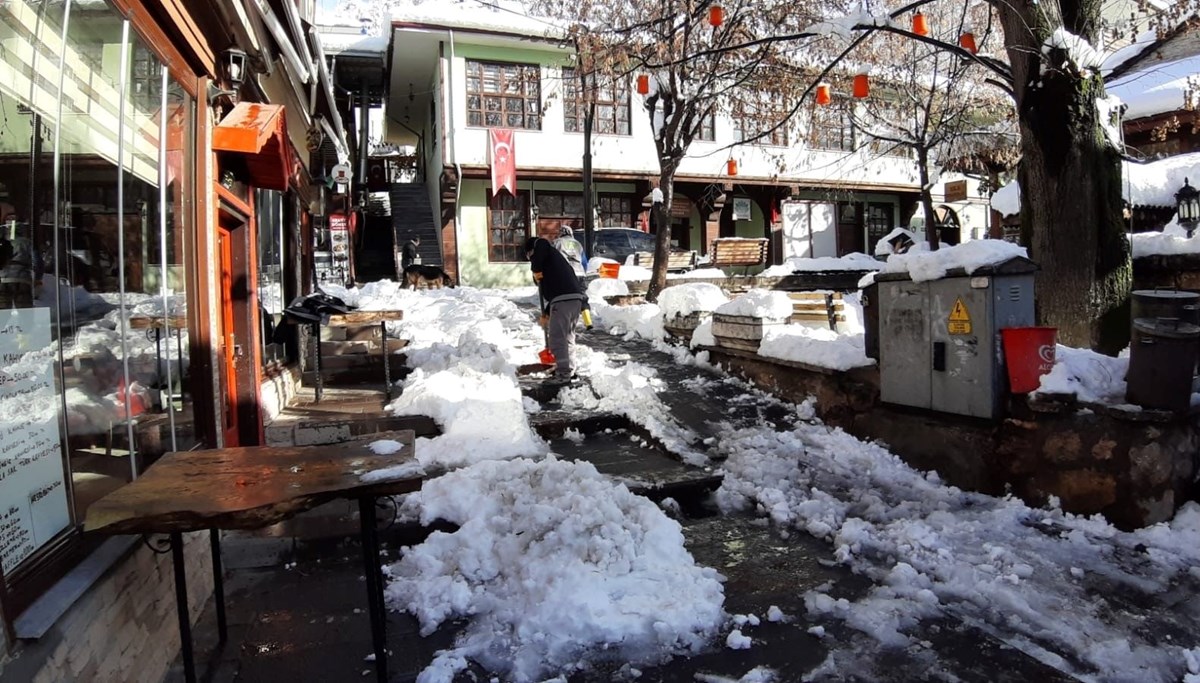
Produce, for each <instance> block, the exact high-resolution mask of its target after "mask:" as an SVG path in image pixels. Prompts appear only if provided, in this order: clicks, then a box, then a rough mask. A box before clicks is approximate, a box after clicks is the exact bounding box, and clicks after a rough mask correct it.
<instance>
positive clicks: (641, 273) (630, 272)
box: [617, 254, 654, 282]
mask: <svg viewBox="0 0 1200 683" xmlns="http://www.w3.org/2000/svg"><path fill="white" fill-rule="evenodd" d="M628 260H629V265H625V264H622V265H621V270H620V271H619V273H618V274H617V277H619V278H621V279H622V280H630V281H633V282H642V281H644V280H649V279H650V276H651V275H653V274H654V272H653V271H651V270H650V269H649V268H643V267H642V266H635V265H633V254H630V255H629V259H628Z"/></svg>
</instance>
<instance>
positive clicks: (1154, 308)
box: [1130, 289, 1200, 325]
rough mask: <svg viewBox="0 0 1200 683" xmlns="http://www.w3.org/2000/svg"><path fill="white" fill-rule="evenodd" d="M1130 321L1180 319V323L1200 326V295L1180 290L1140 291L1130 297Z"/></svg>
mask: <svg viewBox="0 0 1200 683" xmlns="http://www.w3.org/2000/svg"><path fill="white" fill-rule="evenodd" d="M1130 299H1131V301H1132V302H1133V310H1132V314H1131V316H1130V319H1131V320H1133V321H1137V320H1141V319H1142V318H1178V319H1179V320H1180V322H1185V323H1191V324H1193V325H1200V293H1197V292H1188V291H1184V290H1179V289H1138V290H1135V291H1134V292H1133V294H1132V296H1131V297H1130Z"/></svg>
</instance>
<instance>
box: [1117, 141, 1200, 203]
mask: <svg viewBox="0 0 1200 683" xmlns="http://www.w3.org/2000/svg"><path fill="white" fill-rule="evenodd" d="M1185 178H1187V179H1190V180H1191V181H1192V184H1193V185H1197V184H1200V152H1192V153H1191V154H1179V155H1176V156H1173V157H1167V158H1165V159H1159V160H1158V161H1152V162H1150V163H1148V164H1134V163H1126V164H1125V183H1124V184H1123V186H1124V188H1125V199H1126V200H1127V201H1128V202H1129V203H1130V204H1132V205H1133V206H1175V193H1176V192H1178V191H1179V188H1181V187H1183V181H1184V179H1185Z"/></svg>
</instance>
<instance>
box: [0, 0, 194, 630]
mask: <svg viewBox="0 0 1200 683" xmlns="http://www.w3.org/2000/svg"><path fill="white" fill-rule="evenodd" d="M65 5H66V3H39V4H38V5H37V6H36V7H34V6H33V5H29V4H26V3H23V2H15V3H5V4H2V5H0V44H4V45H5V46H7V49H5V50H4V51H3V52H2V53H0V108H3V110H4V118H5V129H4V135H3V139H2V144H3V145H4V147H5V149H4V152H5V154H3V155H2V159H0V168H2V169H3V173H2V177H3V178H4V179H5V180H6V190H7V195H6V196H5V197H4V198H3V202H2V203H0V216H2V217H3V225H2V226H0V237H3V239H4V241H6V242H8V244H9V245H10V246H11V247H12V248H13V253H14V257H13V258H10V259H9V260H8V263H7V264H6V265H5V266H4V267H3V269H0V323H2V324H0V347H3V349H2V355H0V358H2V359H3V360H2V362H0V374H2V376H3V377H4V378H5V379H6V381H4V382H0V419H3V420H4V422H5V426H6V430H5V434H4V436H3V442H2V443H0V450H3V453H4V454H5V455H6V456H7V457H8V458H9V459H10V465H9V466H8V467H7V468H6V470H5V473H4V476H3V477H0V499H2V500H4V501H5V502H6V514H5V516H4V524H3V534H0V566H2V568H3V570H4V575H5V583H6V586H7V588H8V594H9V596H10V598H11V603H10V604H9V605H8V607H9V608H10V613H9V616H10V618H11V617H12V616H14V614H15V613H16V612H19V611H20V610H21V609H22V608H23V607H24V606H25V605H28V604H29V603H30V602H31V601H32V600H33V599H34V598H36V597H37V595H38V593H39V592H40V591H41V590H44V589H45V587H46V586H47V585H49V584H50V583H52V582H53V581H55V580H57V578H58V577H60V576H61V575H62V572H63V571H65V569H66V568H67V567H68V565H69V564H70V563H71V562H74V561H77V559H78V558H79V557H80V556H82V554H83V553H82V552H81V550H84V549H85V546H84V544H85V539H84V538H83V536H82V534H80V533H79V527H80V525H81V524H82V523H83V520H84V518H85V516H86V514H87V510H88V507H89V506H90V505H91V504H92V503H93V502H95V501H96V500H98V499H99V498H101V497H102V496H104V495H106V494H107V493H109V492H111V491H113V490H115V489H116V488H117V487H119V486H121V485H123V484H125V483H126V482H128V481H129V480H131V479H132V478H133V477H135V476H137V475H138V474H139V473H140V472H142V471H144V470H145V469H146V468H147V467H150V466H152V464H153V463H154V461H155V460H156V459H157V458H158V457H159V456H161V455H162V454H163V453H165V452H167V451H173V450H187V449H189V448H192V447H194V446H195V445H196V443H197V432H196V429H195V422H194V417H193V411H192V397H191V391H190V383H189V363H188V349H189V342H188V334H189V330H188V329H187V303H188V291H187V284H188V280H189V277H188V272H187V271H188V267H189V266H188V264H189V263H190V262H191V261H192V259H193V256H192V255H191V246H192V244H194V236H193V230H192V228H193V226H191V225H189V224H188V222H187V220H186V219H187V216H188V215H189V212H190V210H191V201H192V200H191V197H192V196H193V195H194V186H193V179H192V178H191V173H190V172H189V170H190V168H191V160H192V154H191V150H192V149H193V147H194V138H193V129H192V126H193V121H194V116H195V114H194V110H195V104H194V102H193V101H192V100H191V98H190V97H189V96H188V95H187V94H186V93H185V91H184V90H183V89H182V88H181V87H180V85H179V84H178V83H176V82H173V81H172V80H171V79H170V78H169V76H168V74H167V70H166V69H165V68H164V67H163V65H162V63H161V62H160V61H159V60H158V59H157V58H156V57H155V56H154V54H153V53H152V52H151V51H150V49H149V47H148V45H147V44H146V43H144V42H143V41H142V40H141V39H140V38H139V37H137V36H136V35H134V34H133V33H132V32H128V33H127V32H126V30H125V29H126V25H125V20H124V19H123V17H121V16H120V14H118V13H117V12H116V10H114V9H113V8H112V7H110V6H109V5H107V4H105V3H86V4H84V3H76V4H74V5H73V6H72V8H71V21H70V24H69V30H68V31H67V32H66V40H65V42H60V37H61V36H62V35H63V33H62V25H63V22H62V13H63V8H64V7H65ZM123 35H132V36H133V37H132V38H130V40H129V42H125V41H124V40H123V38H122V36H123ZM60 82H61V83H62V84H63V89H62V92H61V93H60V92H59V90H58V84H59V83H60ZM137 83H141V84H142V85H141V86H140V87H139V86H137V85H136V84H137ZM122 84H123V85H124V89H122ZM60 111H61V113H62V116H61V119H60V118H58V113H59V112H60ZM18 179H19V180H18ZM87 542H88V543H90V542H92V539H87Z"/></svg>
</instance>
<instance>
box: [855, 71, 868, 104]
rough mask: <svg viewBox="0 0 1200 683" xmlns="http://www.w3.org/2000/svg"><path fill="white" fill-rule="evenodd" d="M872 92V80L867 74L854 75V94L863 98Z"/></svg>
mask: <svg viewBox="0 0 1200 683" xmlns="http://www.w3.org/2000/svg"><path fill="white" fill-rule="evenodd" d="M870 94H871V81H870V79H869V78H867V75H866V74H858V75H856V76H855V77H854V96H855V97H857V98H858V99H860V100H861V99H862V98H864V97H866V96H868V95H870Z"/></svg>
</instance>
